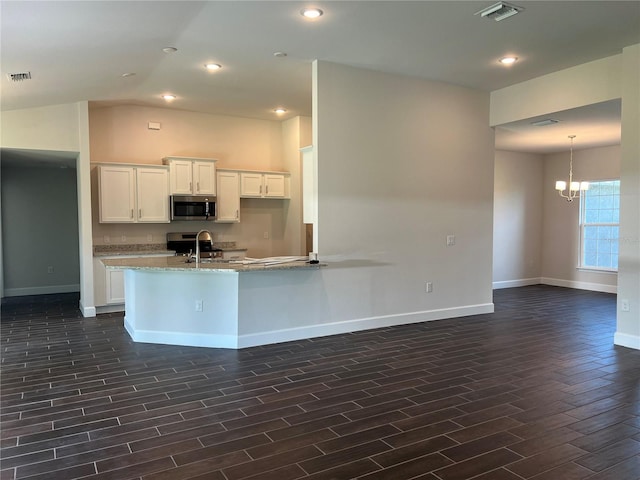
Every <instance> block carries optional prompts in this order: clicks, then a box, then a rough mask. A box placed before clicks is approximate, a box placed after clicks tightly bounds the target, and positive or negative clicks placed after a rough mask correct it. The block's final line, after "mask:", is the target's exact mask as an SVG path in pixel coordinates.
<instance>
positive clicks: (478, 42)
mask: <svg viewBox="0 0 640 480" xmlns="http://www.w3.org/2000/svg"><path fill="white" fill-rule="evenodd" d="M492 3H494V2H493V1H492V0H487V1H454V0H449V1H373V0H370V1H328V2H327V1H325V2H315V3H313V2H307V1H268V0H265V1H240V0H236V1H204V2H196V1H108V2H106V1H44V2H37V1H36V2H32V1H8V0H2V2H0V15H1V19H0V20H1V42H2V43H1V52H0V53H1V55H2V56H1V69H2V76H1V77H2V80H1V82H2V83H1V87H2V92H1V95H2V97H1V100H2V104H1V105H2V109H3V110H11V109H19V108H30V107H35V106H42V105H52V104H60V103H69V102H76V101H82V100H88V101H90V102H92V103H91V105H92V107H96V106H101V105H114V104H137V105H150V106H156V107H166V108H176V109H183V110H191V111H198V112H208V113H216V114H224V115H234V116H242V117H251V118H260V119H270V120H277V119H286V118H290V117H292V116H296V115H308V116H309V115H311V62H312V61H313V60H314V59H321V60H327V61H331V62H337V63H342V64H347V65H353V66H357V67H363V68H369V69H374V70H380V71H385V72H392V73H397V74H404V75H411V76H417V77H422V78H426V79H431V80H437V81H443V82H449V83H454V84H458V85H462V86H466V87H470V88H475V89H480V90H484V91H492V90H496V89H499V88H502V87H506V86H509V85H512V84H515V83H519V82H522V81H524V80H528V79H531V78H534V77H537V76H540V75H544V74H547V73H551V72H554V71H557V70H560V69H563V68H568V67H571V66H574V65H578V64H582V63H585V62H588V61H592V60H596V59H599V58H604V57H607V56H611V55H615V54H617V53H620V52H621V50H622V48H623V47H625V46H628V45H632V44H635V43H638V42H640V1H517V0H516V1H514V2H512V3H515V4H517V5H519V6H522V7H524V8H525V10H524V11H523V12H521V13H519V14H518V15H515V16H513V17H511V18H509V19H506V20H503V21H501V22H495V21H493V20H490V19H486V18H481V17H480V16H479V15H474V13H476V12H477V11H479V10H480V9H482V8H484V7H486V6H489V5H491V4H492ZM310 4H313V5H314V6H319V7H321V8H322V9H323V10H324V15H323V16H322V17H320V18H319V19H317V20H315V21H308V20H305V19H304V18H303V17H302V16H301V15H300V13H299V12H300V10H301V8H302V7H303V6H308V5H310ZM168 46H172V47H176V48H177V49H178V51H177V52H175V53H171V54H166V53H164V52H163V51H162V48H163V47H168ZM275 52H285V53H286V54H287V56H285V57H275V56H274V53H275ZM506 54H514V55H516V56H518V57H519V61H518V62H517V63H516V64H515V65H513V66H511V67H509V68H506V67H503V66H501V65H500V64H498V62H497V59H498V58H500V57H502V56H504V55H506ZM207 62H214V63H219V64H221V65H222V66H223V68H222V69H221V70H219V71H217V72H215V73H210V72H207V71H205V69H204V64H205V63H207ZM26 71H30V72H31V74H32V79H31V80H26V81H22V82H10V81H9V80H8V78H7V76H6V74H8V73H18V72H26ZM124 73H135V75H134V76H130V77H126V78H124V77H122V74H124ZM168 92H170V93H173V94H175V95H176V96H177V99H176V100H174V101H173V102H172V103H170V104H167V103H166V102H165V101H164V100H162V99H161V98H160V95H161V94H163V93H168ZM276 106H283V107H285V108H287V110H288V111H287V113H286V114H285V115H283V116H281V117H277V116H276V115H275V114H274V113H273V108H274V107H276ZM554 118H556V119H558V120H561V123H559V124H556V125H553V126H550V127H531V125H530V122H518V123H517V124H513V125H505V126H503V127H504V128H499V129H497V131H496V147H497V148H504V149H507V148H508V149H512V150H521V151H538V152H546V151H556V150H566V149H567V145H568V139H567V135H568V134H569V133H571V134H576V135H578V137H577V138H576V144H578V143H580V142H582V143H581V145H582V146H583V147H587V146H594V145H608V144H615V143H619V141H620V104H619V102H611V103H610V104H604V105H599V106H592V107H588V108H584V109H580V110H578V111H572V112H559V113H557V114H554ZM533 120H535V119H533ZM533 120H531V121H533Z"/></svg>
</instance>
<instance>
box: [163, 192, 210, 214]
mask: <svg viewBox="0 0 640 480" xmlns="http://www.w3.org/2000/svg"><path fill="white" fill-rule="evenodd" d="M170 202H171V220H215V219H216V197H215V196H213V195H171V197H170Z"/></svg>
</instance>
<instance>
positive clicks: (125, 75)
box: [120, 72, 135, 78]
mask: <svg viewBox="0 0 640 480" xmlns="http://www.w3.org/2000/svg"><path fill="white" fill-rule="evenodd" d="M134 75H135V73H134V72H127V73H123V74H122V75H120V76H121V77H124V78H127V77H133V76H134Z"/></svg>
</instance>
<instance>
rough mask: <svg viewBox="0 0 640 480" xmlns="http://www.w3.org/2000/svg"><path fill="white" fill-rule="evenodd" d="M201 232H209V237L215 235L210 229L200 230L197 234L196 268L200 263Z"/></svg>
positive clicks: (211, 237)
mask: <svg viewBox="0 0 640 480" xmlns="http://www.w3.org/2000/svg"><path fill="white" fill-rule="evenodd" d="M201 233H208V234H209V238H210V239H213V235H211V232H210V231H209V230H200V231H199V232H198V233H197V234H196V268H197V267H198V265H199V264H200V234H201Z"/></svg>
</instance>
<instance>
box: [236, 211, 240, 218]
mask: <svg viewBox="0 0 640 480" xmlns="http://www.w3.org/2000/svg"><path fill="white" fill-rule="evenodd" d="M236 218H240V211H239V210H236Z"/></svg>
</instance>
